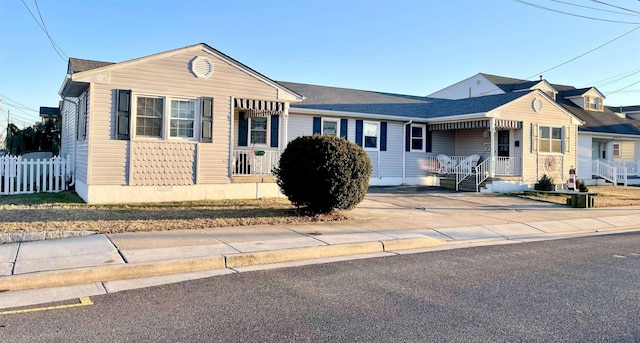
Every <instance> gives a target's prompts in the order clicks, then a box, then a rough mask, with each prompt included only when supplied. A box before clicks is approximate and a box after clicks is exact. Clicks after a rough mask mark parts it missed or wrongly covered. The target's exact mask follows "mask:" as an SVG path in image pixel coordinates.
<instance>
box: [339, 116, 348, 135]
mask: <svg viewBox="0 0 640 343" xmlns="http://www.w3.org/2000/svg"><path fill="white" fill-rule="evenodd" d="M348 127H349V120H348V119H340V137H343V138H345V139H346V138H347V128H348Z"/></svg>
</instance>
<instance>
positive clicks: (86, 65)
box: [69, 57, 115, 74]
mask: <svg viewBox="0 0 640 343" xmlns="http://www.w3.org/2000/svg"><path fill="white" fill-rule="evenodd" d="M112 64H115V63H113V62H103V61H93V60H83V59H81V58H74V57H69V74H73V73H80V72H83V71H87V70H91V69H97V68H101V67H104V66H108V65H112Z"/></svg>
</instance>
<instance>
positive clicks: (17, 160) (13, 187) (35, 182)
mask: <svg viewBox="0 0 640 343" xmlns="http://www.w3.org/2000/svg"><path fill="white" fill-rule="evenodd" d="M70 171H71V168H70V165H69V158H67V159H64V158H62V157H59V156H55V157H52V158H48V159H23V158H22V157H21V156H4V157H0V194H1V195H13V194H27V193H37V192H60V191H64V190H66V189H67V186H68V182H67V181H68V179H69V175H70Z"/></svg>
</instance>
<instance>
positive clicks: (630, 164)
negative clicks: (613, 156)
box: [606, 161, 640, 176]
mask: <svg viewBox="0 0 640 343" xmlns="http://www.w3.org/2000/svg"><path fill="white" fill-rule="evenodd" d="M606 163H608V164H610V165H613V166H616V167H618V172H619V173H621V171H620V170H621V169H624V170H626V172H627V175H628V176H640V174H639V172H640V161H606Z"/></svg>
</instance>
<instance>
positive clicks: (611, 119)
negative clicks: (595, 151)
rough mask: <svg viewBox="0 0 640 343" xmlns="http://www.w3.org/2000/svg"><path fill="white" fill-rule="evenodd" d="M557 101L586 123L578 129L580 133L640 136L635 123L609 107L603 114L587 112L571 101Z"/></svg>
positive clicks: (561, 99) (639, 130)
mask: <svg viewBox="0 0 640 343" xmlns="http://www.w3.org/2000/svg"><path fill="white" fill-rule="evenodd" d="M556 101H557V102H558V104H560V106H562V107H564V108H565V109H566V110H567V111H569V112H571V113H572V114H573V115H575V116H576V117H578V118H580V120H582V121H583V122H584V125H582V126H580V127H579V128H578V130H579V131H587V132H597V133H610V134H621V135H640V129H639V128H638V127H637V126H636V125H635V123H634V121H632V120H629V119H625V118H620V117H619V116H618V115H617V114H615V113H613V112H612V111H611V110H610V109H609V108H607V107H605V108H604V110H603V111H602V112H598V111H590V110H585V109H583V108H582V107H580V106H578V105H576V104H575V103H573V102H572V101H571V100H566V99H565V98H563V97H558V99H557V100H556Z"/></svg>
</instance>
